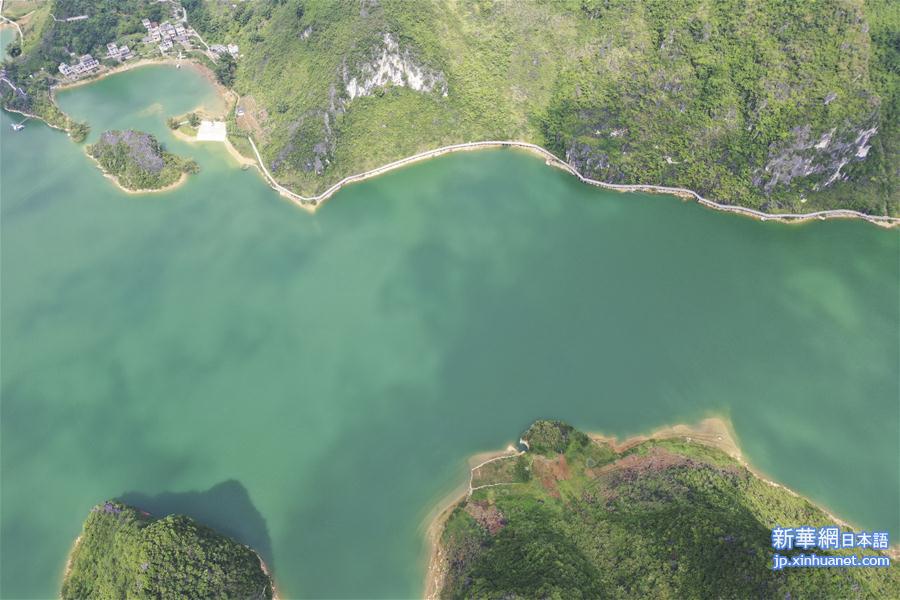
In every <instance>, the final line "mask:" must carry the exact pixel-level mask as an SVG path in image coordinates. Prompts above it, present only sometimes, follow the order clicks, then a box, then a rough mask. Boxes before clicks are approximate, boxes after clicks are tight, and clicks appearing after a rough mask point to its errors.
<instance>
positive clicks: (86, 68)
mask: <svg viewBox="0 0 900 600" xmlns="http://www.w3.org/2000/svg"><path fill="white" fill-rule="evenodd" d="M99 68H100V61H99V60H97V59H96V58H94V57H93V56H91V55H90V54H85V55H84V56H82V57H80V58H79V59H78V62H77V63H75V64H74V65H67V64H66V63H59V72H60V73H62V74H63V75H65V76H66V77H71V78H73V79H75V78H78V77H81V76H83V75H87V74H89V73H91V72H93V71H96V70H97V69H99Z"/></svg>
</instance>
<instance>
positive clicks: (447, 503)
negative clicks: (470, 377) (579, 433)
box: [423, 417, 900, 600]
mask: <svg viewBox="0 0 900 600" xmlns="http://www.w3.org/2000/svg"><path fill="white" fill-rule="evenodd" d="M587 435H588V437H590V438H591V440H593V441H595V442H598V443H605V444H608V445H609V446H610V447H611V448H612V449H613V450H614V451H615V452H616V453H621V452H624V451H626V450H628V449H629V448H633V447H634V446H636V445H638V444H642V443H644V442H647V441H650V440H672V439H684V440H685V441H687V442H690V443H696V444H701V445H704V446H709V447H712V448H716V449H718V450H721V451H723V452H724V453H725V454H727V455H728V456H730V457H731V458H733V459H734V460H736V461H737V462H738V464H740V465H741V466H742V467H744V468H745V469H747V470H748V471H749V472H750V473H751V475H753V476H754V477H756V478H757V479H759V480H760V481H763V482H764V483H767V484H768V485H771V486H773V487H777V488H780V489H782V490H784V491H786V492H787V493H789V494H790V495H792V496H794V497H795V498H800V499H802V500H805V501H807V502H809V503H810V504H811V505H813V506H814V507H816V508H817V509H819V510H821V511H822V512H823V513H825V515H826V516H827V517H828V518H829V519H831V521H832V522H833V523H834V524H835V525H837V526H839V527H842V528H844V529H852V530H854V531H861V529H860V528H859V527H856V526H855V525H853V524H851V523H848V522H847V521H846V520H844V519H840V518H838V517H836V516H835V515H834V513H832V512H831V511H830V510H828V508H826V507H825V506H823V505H822V504H820V503H818V502H816V501H813V500H812V499H810V498H808V497H807V496H804V495H803V494H800V493H798V492H796V491H794V490H792V489H791V488H789V487H787V486H786V485H784V484H782V483H779V482H777V481H775V480H773V479H771V478H769V477H768V476H767V475H766V474H765V473H764V472H763V471H761V470H760V469H758V468H756V467H754V466H753V465H752V464H751V463H750V462H749V461H747V459H746V458H744V455H743V453H742V452H741V449H740V446H739V445H738V443H737V436H736V435H735V433H734V428H733V426H732V424H731V421H730V420H729V419H726V418H723V417H707V418H705V419H702V420H701V421H699V422H697V423H695V424H693V425H689V424H685V423H677V424H675V425H666V426H663V427H660V428H658V429H655V430H653V431H651V432H650V433H643V434H637V435H633V436H630V437H627V438H624V439H622V440H619V439H618V437H617V436H611V435H606V434H603V433H597V432H588V433H587ZM516 454H517V453H516V452H515V449H514V448H512V447H507V448H506V449H505V450H497V451H493V452H481V453H478V454H474V455H472V456H471V457H469V459H468V461H467V464H468V465H469V467H470V469H469V477H468V480H467V481H466V483H463V484H460V485H458V486H456V488H454V490H453V491H452V492H450V493H449V494H447V495H446V496H445V497H444V498H442V499H441V500H440V501H439V502H438V503H437V504H436V505H435V507H434V508H433V509H432V510H431V511H430V512H429V513H428V516H427V517H426V520H428V519H430V521H427V523H428V524H427V527H426V528H425V536H426V540H425V541H426V545H427V547H428V559H427V563H426V564H427V567H426V570H425V582H424V591H423V597H424V598H425V599H426V600H436V599H437V598H438V593H439V592H440V590H441V588H442V587H443V577H444V575H445V571H446V565H445V564H444V560H443V548H442V547H441V544H440V537H441V534H442V533H443V530H444V524H445V523H446V521H447V518H448V517H449V516H450V514H451V513H452V512H453V509H455V508H456V507H457V506H458V505H459V503H460V502H462V501H464V500H466V499H467V498H468V496H469V494H470V493H471V482H472V475H473V471H474V469H475V468H477V467H478V466H481V464H484V462H487V461H489V460H491V459H494V458H499V457H503V456H515V455H516ZM884 552H885V554H886V555H888V556H890V557H891V558H892V559H893V560H895V561H896V560H900V544H897V543H896V542H895V543H893V544H891V546H890V548H889V549H888V550H886V551H884Z"/></svg>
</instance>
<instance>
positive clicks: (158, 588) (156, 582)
mask: <svg viewBox="0 0 900 600" xmlns="http://www.w3.org/2000/svg"><path fill="white" fill-rule="evenodd" d="M60 596H61V597H62V598H63V599H64V600H65V599H70V598H71V599H73V600H74V599H81V598H249V599H255V600H263V599H271V598H273V596H274V586H273V585H272V582H271V580H270V579H269V576H268V574H267V573H266V570H265V566H264V565H263V563H262V561H261V560H260V558H259V556H258V555H257V554H256V552H254V551H253V550H252V549H250V548H248V547H247V546H244V545H242V544H239V543H237V542H235V541H234V540H232V539H230V538H228V537H225V536H224V535H221V534H219V533H217V532H215V531H213V530H212V529H210V528H209V527H205V526H203V525H200V524H198V523H196V522H195V521H194V520H193V519H191V518H190V517H186V516H183V515H169V516H166V517H163V518H156V517H153V516H152V515H150V514H149V513H146V512H144V511H141V510H138V509H137V508H134V507H132V506H128V505H127V504H123V503H121V502H116V501H114V500H110V501H107V502H104V503H103V504H98V505H97V506H95V507H94V508H93V509H91V513H90V515H88V518H87V520H86V521H85V523H84V531H83V532H82V534H81V536H79V537H78V539H77V540H76V541H75V547H74V548H73V550H72V553H71V555H70V557H69V563H68V565H67V566H66V574H65V578H64V580H63V584H62V591H61V593H60Z"/></svg>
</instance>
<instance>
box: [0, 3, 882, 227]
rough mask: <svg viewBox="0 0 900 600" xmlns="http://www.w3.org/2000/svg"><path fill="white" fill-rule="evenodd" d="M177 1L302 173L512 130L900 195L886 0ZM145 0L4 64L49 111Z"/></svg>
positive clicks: (712, 192)
mask: <svg viewBox="0 0 900 600" xmlns="http://www.w3.org/2000/svg"><path fill="white" fill-rule="evenodd" d="M76 3H77V4H78V10H80V11H87V12H91V11H90V8H89V7H88V6H87V5H91V4H95V5H97V6H98V7H106V6H107V5H108V4H109V0H77V2H74V1H69V0H66V1H63V0H53V2H52V4H53V5H54V6H56V7H57V8H58V9H59V10H60V11H65V14H69V13H72V10H73V9H72V6H73V5H75V4H76ZM150 4H154V3H150ZM181 4H182V5H183V6H184V7H185V8H186V9H187V13H188V22H189V23H190V24H191V25H192V26H193V27H194V28H195V29H196V30H197V31H198V32H200V33H201V34H202V35H203V36H204V38H205V39H206V40H208V41H209V43H210V44H216V43H219V44H230V43H235V44H239V46H240V56H239V57H238V59H237V61H236V65H235V69H232V66H231V64H230V58H227V57H226V58H222V59H221V61H220V62H221V63H223V64H219V65H217V68H216V71H217V73H219V74H220V77H221V78H222V81H224V82H225V83H227V84H229V85H231V86H233V87H234V89H235V90H236V91H237V92H238V93H239V94H240V95H241V96H242V100H241V103H240V105H239V106H240V108H241V109H242V113H241V116H239V117H232V120H231V123H230V127H231V132H232V133H233V134H239V135H245V134H250V135H252V136H253V137H254V139H255V140H256V142H257V144H258V145H259V146H260V148H261V151H262V154H263V157H264V159H265V161H266V163H267V165H268V166H269V168H270V170H271V171H272V172H273V173H274V175H275V177H276V178H277V179H278V180H279V181H280V182H282V183H284V184H286V185H288V186H289V187H291V188H292V189H294V190H295V191H297V192H299V193H304V194H311V193H316V192H321V191H323V190H324V189H325V188H327V187H328V186H329V185H331V184H333V183H334V182H336V181H338V180H339V179H341V178H342V177H344V176H346V175H349V174H353V173H358V172H360V171H364V170H367V169H370V168H373V167H376V166H379V165H382V164H384V163H386V162H389V161H392V160H395V159H398V158H401V157H403V156H407V155H409V154H412V153H415V152H419V151H424V150H428V149H432V148H435V147H438V146H442V145H446V144H450V143H458V142H466V141H477V140H488V139H517V140H523V141H529V142H534V143H537V144H540V145H542V146H544V147H546V148H548V149H550V150H551V151H552V152H554V153H555V154H557V155H558V156H560V157H561V158H563V159H565V160H566V161H568V162H569V163H570V164H572V165H574V166H576V167H577V168H578V169H579V170H580V171H581V172H582V173H583V174H584V175H586V176H589V177H593V178H596V179H601V180H604V181H609V182H614V183H650V184H665V185H675V186H682V187H688V188H691V189H695V190H697V191H699V192H700V193H702V194H703V195H705V196H706V197H708V198H710V199H713V200H716V201H719V202H725V203H733V204H740V205H744V206H749V207H755V208H759V209H763V210H766V211H770V212H809V211H812V210H816V209H822V208H851V209H856V210H860V211H864V212H868V213H872V214H890V215H900V186H898V181H900V173H898V169H900V167H898V165H900V133H898V114H900V111H898V107H900V83H898V81H900V5H898V4H897V3H896V2H891V1H890V0H871V1H866V2H864V1H863V0H817V1H814V2H795V1H788V0H753V1H751V2H746V1H738V0H723V1H714V0H640V1H633V0H559V1H556V2H537V1H532V0H521V1H515V2H513V1H503V0H496V1H495V0H470V1H451V0H362V1H360V0H342V1H339V0H256V1H254V2H232V1H230V0H228V1H226V0H182V2H181ZM64 5H65V6H64ZM147 6H149V5H147V3H140V2H136V0H129V2H128V3H120V5H119V6H118V7H117V8H116V10H114V11H109V14H110V15H114V16H110V17H105V19H106V21H104V23H103V27H102V28H100V29H96V28H92V26H89V25H87V24H86V23H87V22H84V23H85V24H83V25H79V27H83V28H84V29H85V31H84V32H82V33H80V34H77V35H75V34H73V33H72V32H68V33H65V34H64V32H65V31H67V29H66V28H64V27H62V26H60V25H59V24H58V23H54V22H53V21H52V20H47V21H45V25H44V27H43V28H35V29H34V31H32V32H31V33H30V34H29V35H30V36H31V37H32V38H34V39H40V41H41V43H28V44H26V45H25V51H24V52H23V53H22V55H21V56H20V57H18V58H16V59H15V60H13V61H12V62H11V63H10V65H9V68H10V72H11V73H12V74H13V75H14V76H15V77H16V80H17V81H19V82H20V83H23V84H25V85H26V87H27V88H28V89H29V90H30V91H31V90H34V91H35V93H34V94H32V96H31V98H30V99H29V100H28V102H30V103H32V104H33V105H34V106H36V107H38V108H39V109H41V110H42V111H43V113H48V114H49V113H50V112H52V109H51V108H49V107H47V106H46V98H45V97H44V96H43V95H42V92H41V90H40V89H37V88H39V87H40V86H44V87H47V86H49V85H50V84H51V83H52V81H49V82H48V80H52V79H53V77H54V74H53V73H52V72H51V71H50V70H49V69H50V66H52V65H53V64H55V61H57V60H58V59H59V57H60V56H67V55H68V52H69V51H71V52H75V53H80V52H83V51H85V49H86V48H94V49H95V51H97V49H98V48H102V45H101V44H102V43H105V42H106V41H109V40H108V39H107V38H110V39H113V38H115V37H116V36H120V37H121V36H126V37H127V36H128V35H139V34H132V33H131V32H132V31H133V30H136V26H135V20H134V15H133V14H132V13H135V12H139V13H140V14H141V15H143V14H145V13H146V12H147V11H148V10H150V9H149V8H147ZM128 7H131V8H128ZM98 10H99V9H98ZM104 14H106V13H104ZM107 21H108V22H107ZM94 42H96V44H95V45H92V44H93V43H94ZM147 51H148V52H149V53H151V54H152V51H153V48H152V47H150V48H148V50H147ZM204 60H206V59H204ZM40 66H44V67H46V68H47V70H45V71H44V72H39V73H38V77H37V78H35V79H29V77H30V75H32V74H34V71H35V69H37V68H38V67H40ZM4 94H5V98H6V99H5V101H6V102H7V103H17V104H18V105H20V108H21V107H22V106H24V105H25V104H27V103H28V102H26V101H24V100H22V99H21V98H15V97H14V94H12V92H11V91H10V90H8V89H4ZM56 118H57V119H58V118H59V117H58V115H57V116H56Z"/></svg>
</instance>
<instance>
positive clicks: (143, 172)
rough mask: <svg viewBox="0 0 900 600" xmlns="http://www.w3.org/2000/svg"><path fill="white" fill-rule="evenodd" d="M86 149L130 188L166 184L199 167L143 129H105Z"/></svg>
mask: <svg viewBox="0 0 900 600" xmlns="http://www.w3.org/2000/svg"><path fill="white" fill-rule="evenodd" d="M87 151H88V154H90V155H91V156H92V157H94V158H95V159H96V160H97V162H98V163H100V166H101V167H103V169H104V170H105V171H106V172H107V173H109V174H110V175H113V176H114V177H115V178H116V180H117V181H118V182H119V184H120V185H121V186H122V187H124V188H126V189H129V190H155V189H159V188H163V187H166V186H167V185H171V184H173V183H175V182H176V181H178V179H180V178H181V176H182V174H184V173H196V172H197V171H198V170H199V167H198V166H197V163H196V162H195V161H193V160H191V159H186V158H181V157H180V156H177V155H175V154H172V153H171V152H168V151H166V150H165V148H163V147H162V146H161V145H160V143H159V142H158V141H157V139H156V138H155V137H153V136H152V135H150V134H149V133H142V132H140V131H134V130H128V131H105V132H103V133H102V134H101V135H100V139H99V140H98V141H97V143H95V144H91V145H90V146H88V148H87Z"/></svg>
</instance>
